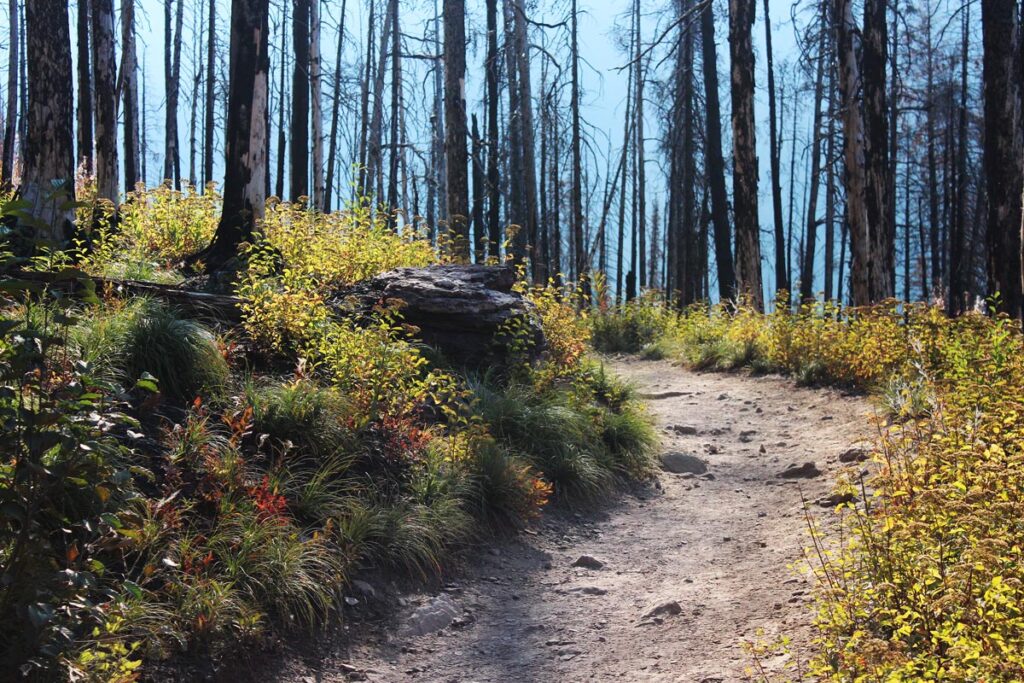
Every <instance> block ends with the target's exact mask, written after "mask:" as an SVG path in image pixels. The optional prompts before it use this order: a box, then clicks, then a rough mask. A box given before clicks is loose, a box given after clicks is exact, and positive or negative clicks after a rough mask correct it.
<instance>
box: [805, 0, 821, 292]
mask: <svg viewBox="0 0 1024 683" xmlns="http://www.w3.org/2000/svg"><path fill="white" fill-rule="evenodd" d="M822 10H823V12H822V28H821V37H820V39H819V41H818V67H817V71H816V73H815V76H814V116H813V119H812V120H813V123H812V124H811V175H810V184H811V189H810V192H809V193H808V196H807V226H806V227H807V232H806V241H805V242H804V247H805V249H806V251H805V252H804V263H803V266H804V267H803V268H802V269H801V270H802V272H801V273H800V299H801V301H812V300H813V299H814V295H815V292H814V261H815V256H816V252H817V245H816V242H817V233H818V195H819V194H820V192H819V190H820V183H821V101H822V94H823V90H824V80H825V59H826V57H825V36H827V35H828V31H827V30H826V28H825V27H826V26H827V24H826V23H825V22H826V19H827V17H828V14H827V11H828V7H827V4H823V5H822Z"/></svg>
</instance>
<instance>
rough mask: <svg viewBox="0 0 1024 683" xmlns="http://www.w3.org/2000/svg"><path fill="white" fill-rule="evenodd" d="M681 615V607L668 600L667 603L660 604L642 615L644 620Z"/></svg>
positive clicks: (677, 603) (674, 601)
mask: <svg viewBox="0 0 1024 683" xmlns="http://www.w3.org/2000/svg"><path fill="white" fill-rule="evenodd" d="M682 613H683V607H682V605H680V604H679V602H678V601H676V600H670V601H668V602H663V603H661V604H660V605H658V606H657V607H655V608H654V609H652V610H650V611H649V612H647V614H645V615H644V619H654V618H655V617H664V616H676V615H677V614H682Z"/></svg>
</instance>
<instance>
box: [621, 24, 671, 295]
mask: <svg viewBox="0 0 1024 683" xmlns="http://www.w3.org/2000/svg"><path fill="white" fill-rule="evenodd" d="M633 20H634V21H635V20H636V14H635V13H634V14H633ZM633 40H636V32H635V31H633V32H631V33H630V41H633ZM631 54H632V51H631ZM635 77H636V67H635V65H634V67H633V68H631V69H630V70H629V76H628V84H627V87H626V112H625V114H623V116H622V128H623V131H622V153H621V156H620V157H619V168H620V169H621V174H622V184H621V185H620V186H619V216H618V218H619V234H618V240H617V241H616V242H615V246H616V255H615V301H616V303H621V302H622V301H624V300H625V298H626V274H625V272H624V268H625V264H624V260H625V257H626V187H628V186H629V168H630V162H631V161H633V160H634V158H633V156H632V155H631V154H630V153H629V152H630V149H631V146H632V142H633V139H632V136H633V120H634V119H633V79H634V78H635ZM673 187H674V184H673Z"/></svg>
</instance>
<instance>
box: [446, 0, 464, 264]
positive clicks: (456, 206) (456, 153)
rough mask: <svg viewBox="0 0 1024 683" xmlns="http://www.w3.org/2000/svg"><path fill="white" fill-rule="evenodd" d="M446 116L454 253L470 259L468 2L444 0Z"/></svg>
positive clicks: (449, 194)
mask: <svg viewBox="0 0 1024 683" xmlns="http://www.w3.org/2000/svg"><path fill="white" fill-rule="evenodd" d="M444 119H445V141H444V153H445V168H446V170H447V177H446V179H445V180H446V183H445V184H446V185H447V188H448V194H447V197H446V204H447V207H448V229H449V231H450V232H451V233H452V237H453V238H454V250H453V256H454V257H455V258H456V260H458V261H462V262H468V261H469V178H468V177H467V171H468V169H467V157H468V156H469V153H468V151H467V149H466V3H465V0H444Z"/></svg>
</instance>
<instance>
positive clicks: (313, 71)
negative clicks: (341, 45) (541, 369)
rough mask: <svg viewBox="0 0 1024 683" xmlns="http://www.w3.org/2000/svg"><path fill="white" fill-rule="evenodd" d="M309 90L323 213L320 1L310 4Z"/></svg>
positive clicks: (317, 204) (316, 195)
mask: <svg viewBox="0 0 1024 683" xmlns="http://www.w3.org/2000/svg"><path fill="white" fill-rule="evenodd" d="M309 10H310V12H309V27H310V33H309V88H310V95H311V100H312V115H313V208H315V209H317V210H318V211H323V210H324V208H325V206H326V204H325V201H324V108H323V104H324V99H323V86H322V81H323V79H322V76H321V74H322V71H321V67H320V0H310V4H309Z"/></svg>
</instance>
